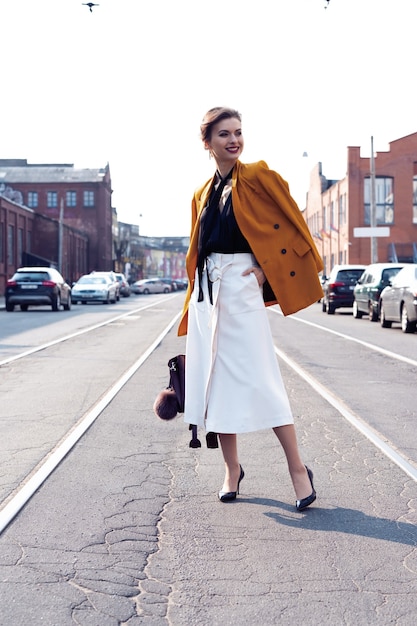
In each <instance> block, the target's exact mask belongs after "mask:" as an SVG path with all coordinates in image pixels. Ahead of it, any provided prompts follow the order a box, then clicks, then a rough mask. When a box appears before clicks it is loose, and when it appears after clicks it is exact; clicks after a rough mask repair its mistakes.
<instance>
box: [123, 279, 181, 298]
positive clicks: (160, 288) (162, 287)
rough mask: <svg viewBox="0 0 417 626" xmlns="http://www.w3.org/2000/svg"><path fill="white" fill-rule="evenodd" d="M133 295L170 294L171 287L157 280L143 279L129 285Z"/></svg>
mask: <svg viewBox="0 0 417 626" xmlns="http://www.w3.org/2000/svg"><path fill="white" fill-rule="evenodd" d="M131 289H132V291H133V293H145V294H146V293H170V291H171V287H170V286H169V285H167V284H166V283H164V282H163V281H162V280H159V278H144V279H142V280H137V281H136V282H135V283H133V285H131Z"/></svg>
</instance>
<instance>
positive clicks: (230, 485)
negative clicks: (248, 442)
mask: <svg viewBox="0 0 417 626" xmlns="http://www.w3.org/2000/svg"><path fill="white" fill-rule="evenodd" d="M219 439H220V445H221V448H222V452H223V459H224V465H225V470H226V474H225V477H224V483H223V487H222V489H221V491H225V492H229V491H236V489H237V483H238V481H239V476H240V464H239V457H238V454H237V437H236V435H229V434H219Z"/></svg>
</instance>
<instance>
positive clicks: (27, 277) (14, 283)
mask: <svg viewBox="0 0 417 626" xmlns="http://www.w3.org/2000/svg"><path fill="white" fill-rule="evenodd" d="M5 299H6V311H13V310H14V307H15V305H17V304H18V305H20V308H21V310H22V311H27V310H28V308H29V306H44V305H49V306H51V308H52V310H53V311H58V310H59V308H60V306H61V305H62V306H63V308H64V309H65V310H66V311H69V309H70V308H71V287H70V286H69V285H68V283H66V282H65V280H64V278H63V277H62V276H61V274H60V273H59V272H58V271H57V270H56V269H54V268H52V267H21V268H20V269H18V270H17V271H16V272H15V273H14V274H13V276H12V277H11V278H10V279H9V280H8V281H7V283H6V291H5Z"/></svg>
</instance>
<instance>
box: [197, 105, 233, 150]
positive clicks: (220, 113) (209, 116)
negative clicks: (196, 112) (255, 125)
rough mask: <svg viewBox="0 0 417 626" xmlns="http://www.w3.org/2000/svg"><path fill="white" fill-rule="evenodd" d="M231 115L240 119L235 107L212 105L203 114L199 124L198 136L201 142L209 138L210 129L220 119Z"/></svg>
mask: <svg viewBox="0 0 417 626" xmlns="http://www.w3.org/2000/svg"><path fill="white" fill-rule="evenodd" d="M231 117H235V118H236V119H238V120H239V122H241V121H242V116H241V114H240V113H239V111H236V110H235V109H229V108H228V107H214V109H210V110H209V111H207V113H206V114H205V116H204V118H203V121H202V123H201V126H200V137H201V140H202V141H203V142H206V141H210V140H211V131H212V129H213V126H214V125H215V124H217V123H218V122H221V121H222V120H227V119H229V118H231Z"/></svg>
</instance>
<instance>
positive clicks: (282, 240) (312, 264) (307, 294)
mask: <svg viewBox="0 0 417 626" xmlns="http://www.w3.org/2000/svg"><path fill="white" fill-rule="evenodd" d="M212 183H213V178H211V179H210V180H209V181H207V182H206V183H205V184H204V185H203V186H202V187H201V188H200V189H198V190H197V191H196V192H195V194H194V198H193V201H192V215H191V238H190V247H189V249H188V253H187V258H186V267H187V275H188V281H189V283H188V290H187V293H186V296H185V303H184V309H183V313H182V317H181V321H180V324H179V328H178V334H179V335H185V334H187V320H188V304H189V301H190V297H191V293H192V291H193V289H194V280H195V270H196V267H197V254H198V232H199V226H200V217H201V212H202V210H203V208H204V207H205V206H206V203H207V200H208V195H209V193H210V190H211V187H212ZM232 205H233V211H234V214H235V217H236V221H237V223H238V226H239V228H240V230H241V231H242V233H243V235H244V237H245V238H246V240H247V241H248V242H249V245H250V247H251V249H252V252H253V254H254V255H255V257H256V259H257V261H258V263H259V265H260V266H261V268H262V270H263V272H264V274H265V277H266V283H265V285H264V301H265V306H270V305H272V304H279V305H280V307H281V310H282V312H283V314H284V315H290V314H291V313H296V312H297V311H299V310H300V309H304V308H305V307H307V306H310V304H313V303H314V302H317V301H318V300H319V299H320V298H321V297H322V295H323V291H322V288H321V284H320V280H319V277H318V273H319V272H320V271H322V270H323V262H322V260H321V258H320V255H319V253H318V251H317V248H316V246H315V244H314V241H313V238H312V237H311V234H310V231H309V229H308V226H307V224H306V222H305V220H304V218H303V216H302V214H301V211H300V209H299V208H298V206H297V204H296V203H295V201H294V199H293V198H292V197H291V195H290V192H289V188H288V183H287V182H286V181H285V180H283V178H282V177H281V176H280V175H279V174H278V173H277V172H274V171H273V170H270V169H269V167H268V165H267V164H266V163H265V162H264V161H258V162H257V163H249V164H244V163H241V162H240V161H238V162H237V163H236V166H235V168H234V170H233V177H232Z"/></svg>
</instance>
